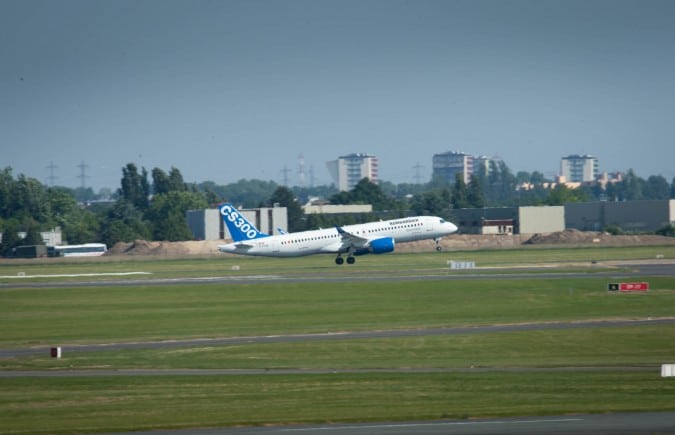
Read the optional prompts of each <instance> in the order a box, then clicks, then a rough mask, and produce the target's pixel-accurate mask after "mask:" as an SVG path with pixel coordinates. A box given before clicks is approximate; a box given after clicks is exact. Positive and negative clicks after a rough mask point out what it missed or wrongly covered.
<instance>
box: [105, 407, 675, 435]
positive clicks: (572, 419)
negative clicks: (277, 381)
mask: <svg viewBox="0 0 675 435" xmlns="http://www.w3.org/2000/svg"><path fill="white" fill-rule="evenodd" d="M132 434H133V435H188V434H190V435H282V434H283V435H319V434H321V435H326V434H331V435H448V434H469V435H495V434H506V435H510V434H511V435H515V434H541V435H547V434H556V435H560V434H589V435H591V434H593V435H608V434H675V412H641V413H623V414H597V415H569V416H559V417H556V416H548V417H517V418H497V419H479V420H441V421H427V422H424V421H421V422H398V423H365V424H336V425H315V426H275V427H254V428H223V429H188V430H171V431H151V432H133V433H129V434H127V435H132ZM117 435H121V434H117Z"/></svg>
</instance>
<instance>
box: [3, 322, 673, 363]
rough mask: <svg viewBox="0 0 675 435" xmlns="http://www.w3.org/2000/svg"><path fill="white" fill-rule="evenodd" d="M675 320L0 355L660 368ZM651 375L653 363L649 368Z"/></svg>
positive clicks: (668, 354) (69, 359)
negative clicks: (464, 332) (324, 339)
mask: <svg viewBox="0 0 675 435" xmlns="http://www.w3.org/2000/svg"><path fill="white" fill-rule="evenodd" d="M674 336H675V324H667V325H653V326H629V327H597V328H592V329H586V328H580V329H567V330H538V331H519V332H498V333H480V334H471V333H466V334H458V335H429V336H418V337H401V338H378V339H358V340H354V339H352V340H336V341H318V342H315V341H312V342H294V343H270V344H238V345H230V346H213V345H208V344H204V345H201V346H194V347H177V348H169V349H161V350H152V349H140V350H120V351H114V352H113V351H100V352H70V353H69V352H68V351H65V352H64V356H63V358H62V359H54V358H50V356H49V353H48V352H46V351H45V352H44V354H43V355H39V356H33V357H30V358H20V359H5V360H0V369H3V370H97V369H108V370H125V369H127V370H128V369H224V368H225V369H263V368H264V369H285V368H299V369H398V368H401V367H407V368H418V369H434V368H467V367H496V368H499V367H540V368H541V367H543V368H546V367H570V366H572V367H626V366H642V367H658V366H659V365H660V364H661V363H663V362H666V361H670V360H671V359H672V357H673V355H675V343H673V340H672V337H674ZM654 372H655V373H656V369H654Z"/></svg>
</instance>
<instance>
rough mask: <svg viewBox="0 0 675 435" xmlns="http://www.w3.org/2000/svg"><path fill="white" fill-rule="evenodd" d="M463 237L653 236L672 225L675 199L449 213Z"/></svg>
mask: <svg viewBox="0 0 675 435" xmlns="http://www.w3.org/2000/svg"><path fill="white" fill-rule="evenodd" d="M452 214H453V216H452V218H451V219H452V220H453V222H454V223H456V224H457V226H458V227H459V232H460V233H464V234H537V233H552V232H556V231H563V230H565V229H576V230H579V231H604V230H605V229H606V228H607V227H608V226H616V227H618V228H620V229H621V230H623V231H625V232H634V233H652V232H654V231H656V230H659V229H661V228H663V227H665V226H666V225H669V224H670V225H675V200H674V199H670V200H645V201H625V202H601V201H599V202H584V203H569V204H565V205H564V206H551V207H534V206H529V207H495V208H465V209H459V210H453V211H452Z"/></svg>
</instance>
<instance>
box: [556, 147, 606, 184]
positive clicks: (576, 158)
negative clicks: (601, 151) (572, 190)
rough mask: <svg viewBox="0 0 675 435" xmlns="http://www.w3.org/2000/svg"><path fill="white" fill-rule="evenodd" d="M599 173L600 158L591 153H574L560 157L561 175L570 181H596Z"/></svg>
mask: <svg viewBox="0 0 675 435" xmlns="http://www.w3.org/2000/svg"><path fill="white" fill-rule="evenodd" d="M598 174H599V170H598V159H597V158H595V157H593V156H591V155H588V154H585V155H583V156H582V155H578V154H572V155H569V156H567V157H563V158H562V159H560V175H561V176H562V177H564V179H565V180H567V181H568V182H573V183H574V182H576V183H584V182H589V181H595V179H596V178H598Z"/></svg>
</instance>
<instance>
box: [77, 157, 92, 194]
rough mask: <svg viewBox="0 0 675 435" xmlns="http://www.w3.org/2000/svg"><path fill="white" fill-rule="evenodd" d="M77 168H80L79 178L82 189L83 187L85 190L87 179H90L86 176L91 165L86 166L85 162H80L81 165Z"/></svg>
mask: <svg viewBox="0 0 675 435" xmlns="http://www.w3.org/2000/svg"><path fill="white" fill-rule="evenodd" d="M77 167H78V168H80V175H78V176H77V178H79V179H80V187H82V188H83V189H84V188H85V184H86V183H85V182H86V180H87V178H89V176H88V175H87V174H86V171H87V168H88V167H89V165H85V164H84V161H82V162H80V164H79V165H77Z"/></svg>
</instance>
